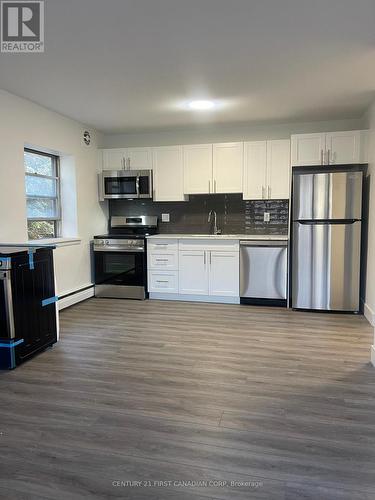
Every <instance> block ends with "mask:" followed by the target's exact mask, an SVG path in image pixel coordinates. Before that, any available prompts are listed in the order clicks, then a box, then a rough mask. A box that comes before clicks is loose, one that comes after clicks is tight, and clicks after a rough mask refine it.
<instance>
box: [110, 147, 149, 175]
mask: <svg viewBox="0 0 375 500" xmlns="http://www.w3.org/2000/svg"><path fill="white" fill-rule="evenodd" d="M101 153H102V168H103V170H150V169H151V168H152V149H151V148H114V149H102V151H101Z"/></svg>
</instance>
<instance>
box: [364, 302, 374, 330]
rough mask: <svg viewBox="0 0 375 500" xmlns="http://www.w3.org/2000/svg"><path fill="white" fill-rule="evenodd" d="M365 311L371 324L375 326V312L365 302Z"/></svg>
mask: <svg viewBox="0 0 375 500" xmlns="http://www.w3.org/2000/svg"><path fill="white" fill-rule="evenodd" d="M363 313H364V315H365V318H366V319H367V321H368V322H369V323H370V325H371V326H374V327H375V312H374V311H373V310H372V309H371V307H370V306H369V305H368V304H366V303H365V304H364V308H363Z"/></svg>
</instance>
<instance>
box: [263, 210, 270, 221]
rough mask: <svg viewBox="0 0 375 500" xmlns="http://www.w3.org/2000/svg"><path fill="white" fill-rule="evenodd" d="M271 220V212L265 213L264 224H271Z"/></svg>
mask: <svg viewBox="0 0 375 500" xmlns="http://www.w3.org/2000/svg"><path fill="white" fill-rule="evenodd" d="M270 220H271V214H270V213H269V212H264V222H269V221H270Z"/></svg>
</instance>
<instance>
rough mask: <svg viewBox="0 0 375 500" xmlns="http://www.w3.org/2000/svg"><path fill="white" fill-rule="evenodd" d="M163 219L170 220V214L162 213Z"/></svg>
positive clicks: (164, 220) (163, 220)
mask: <svg viewBox="0 0 375 500" xmlns="http://www.w3.org/2000/svg"><path fill="white" fill-rule="evenodd" d="M161 221H162V222H169V221H170V218H169V214H161Z"/></svg>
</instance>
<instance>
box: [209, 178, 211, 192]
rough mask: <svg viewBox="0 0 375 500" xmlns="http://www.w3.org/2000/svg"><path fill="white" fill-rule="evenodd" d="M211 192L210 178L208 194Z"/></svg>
mask: <svg viewBox="0 0 375 500" xmlns="http://www.w3.org/2000/svg"><path fill="white" fill-rule="evenodd" d="M210 193H211V181H210V180H209V181H208V194H210Z"/></svg>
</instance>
